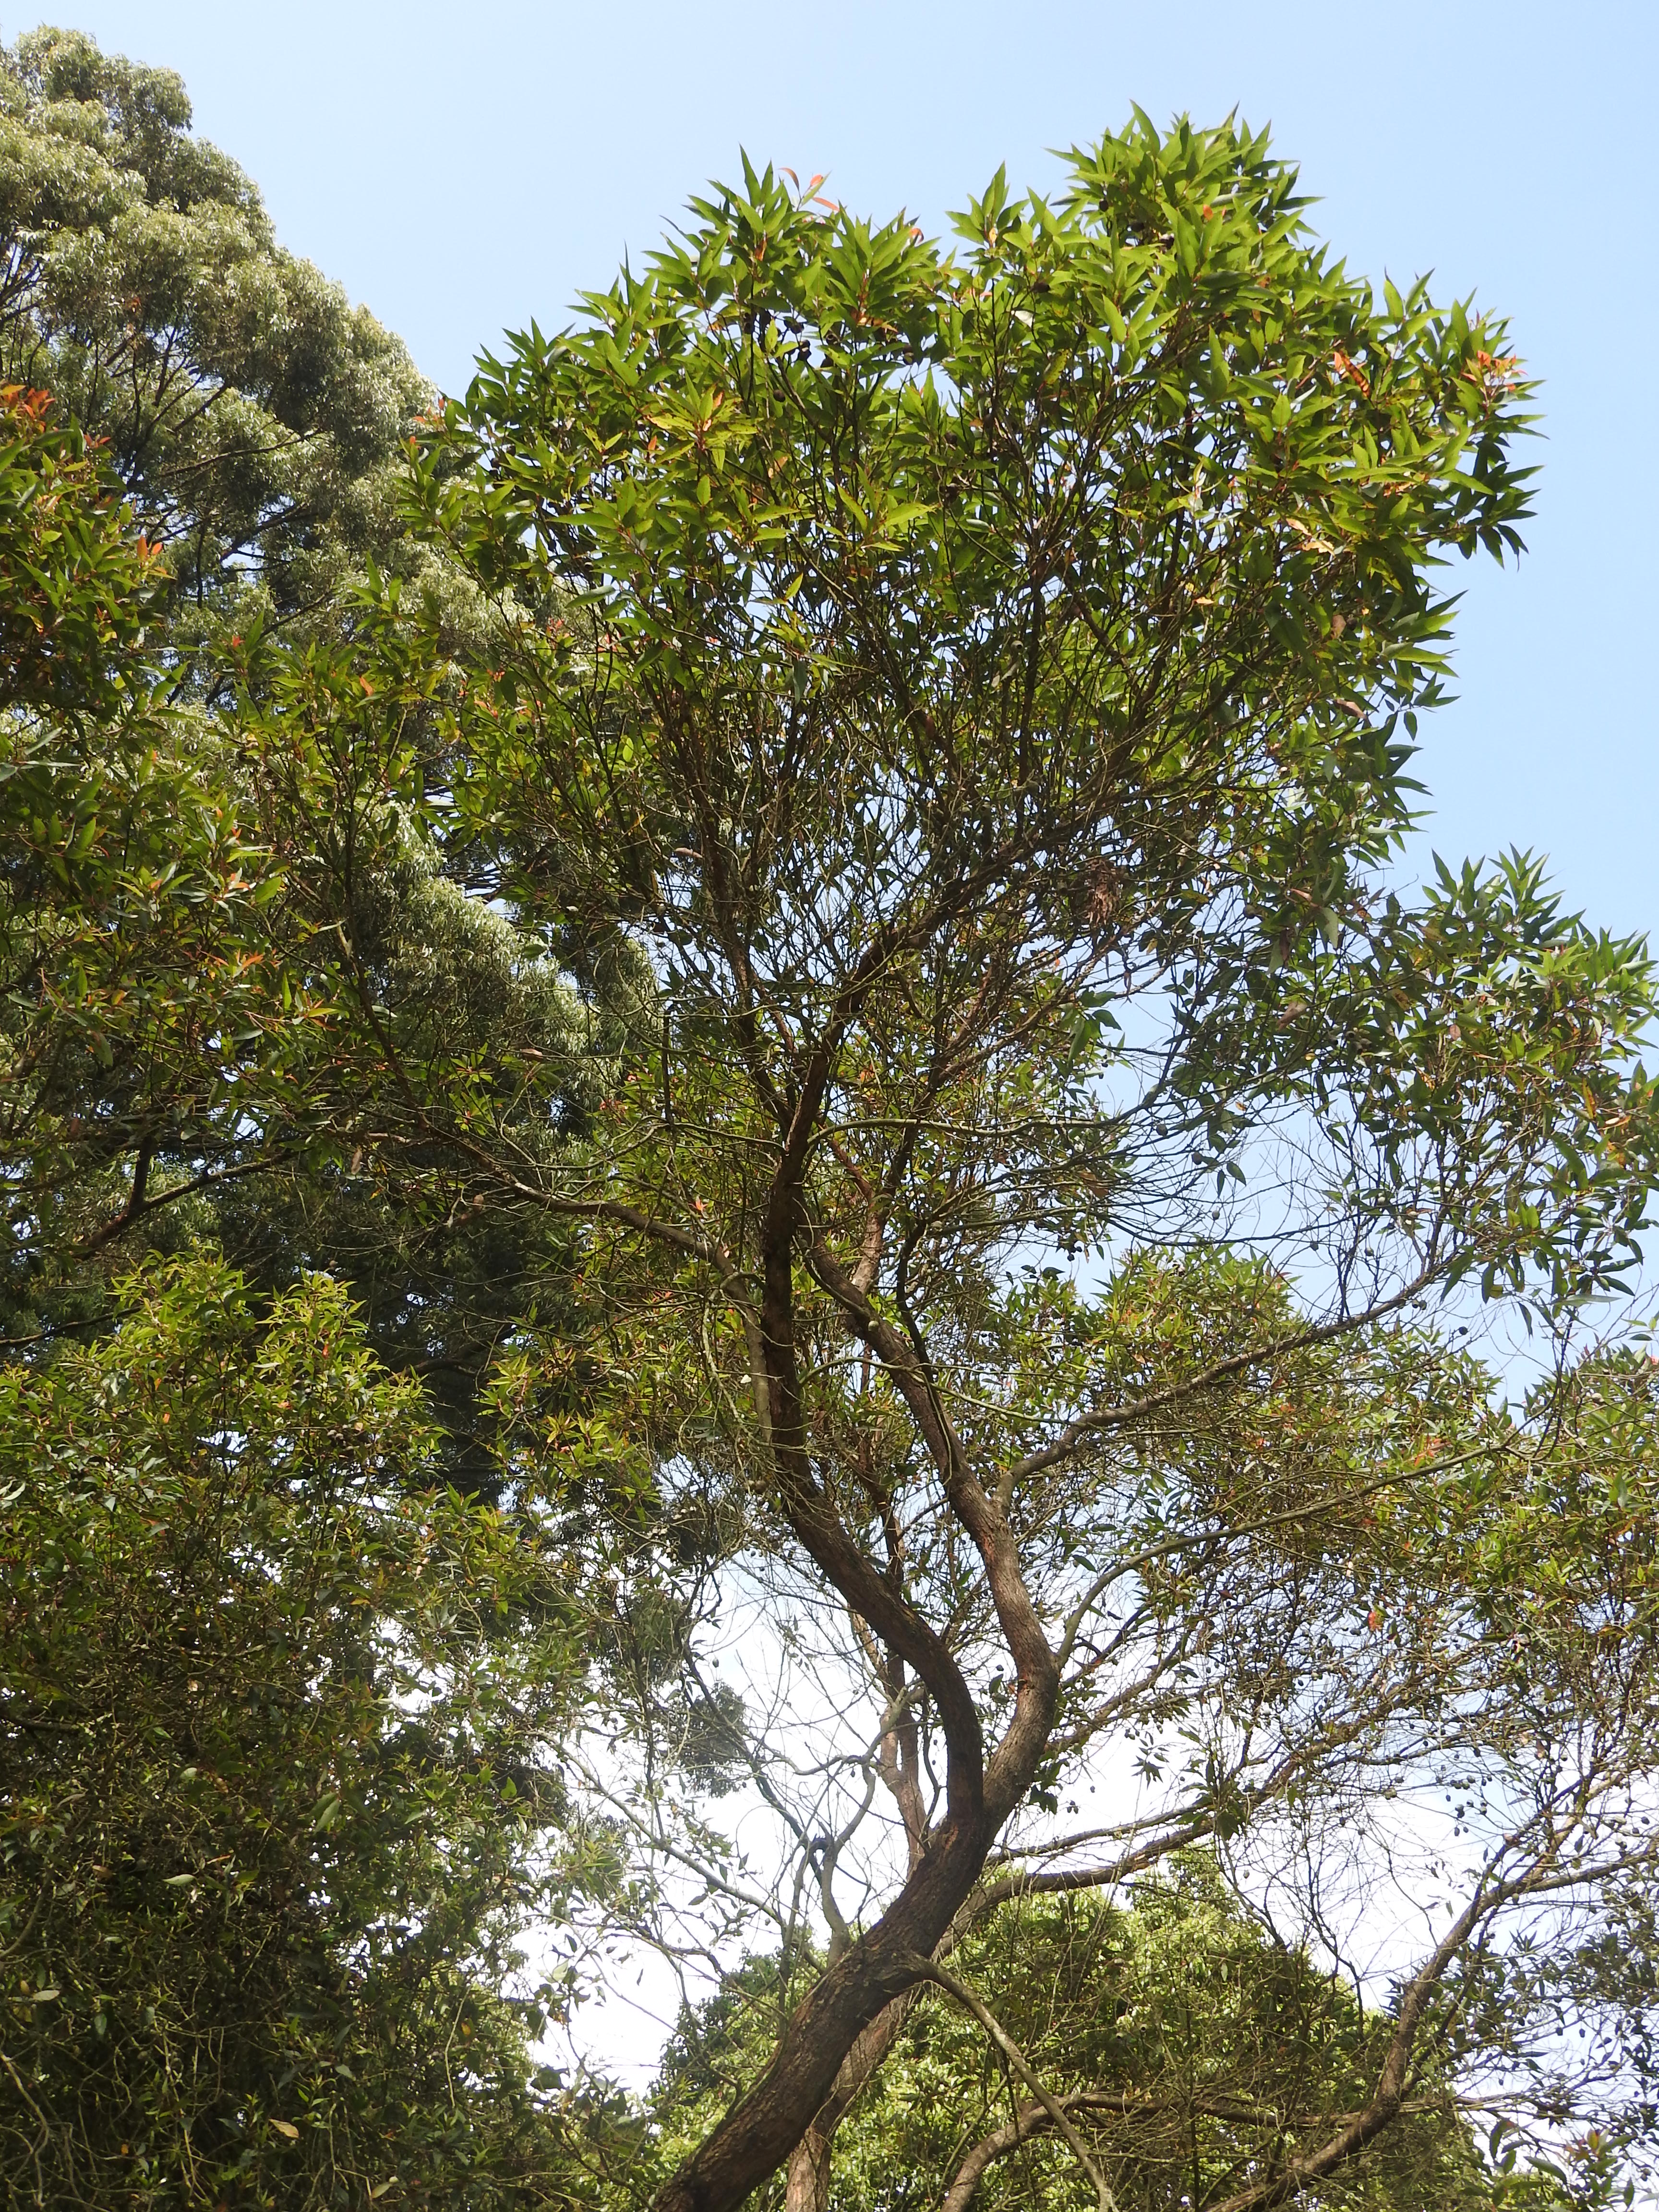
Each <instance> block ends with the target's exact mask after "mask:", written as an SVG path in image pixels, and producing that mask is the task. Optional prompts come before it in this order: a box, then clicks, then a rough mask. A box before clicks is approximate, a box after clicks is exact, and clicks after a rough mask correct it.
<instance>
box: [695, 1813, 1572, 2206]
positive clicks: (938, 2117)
mask: <svg viewBox="0 0 1659 2212" xmlns="http://www.w3.org/2000/svg"><path fill="white" fill-rule="evenodd" d="M954 1963H955V1965H956V1966H957V1970H958V1971H959V1972H962V1973H963V1975H965V1976H966V1977H967V1978H969V1981H970V1982H971V1983H972V1984H973V1985H974V1986H975V1988H981V1989H984V1988H989V1989H994V1990H995V1991H996V1993H997V2008H998V2016H999V2019H1000V2021H1001V2022H1002V2023H1004V2025H1005V2027H1006V2030H1007V2031H1008V2033H1009V2039H1010V2042H1011V2044H1012V2045H1014V2046H1015V2048H1016V2049H1017V2051H1018V2055H1019V2057H1020V2060H1021V2063H1023V2064H1024V2065H1025V2066H1027V2067H1029V2068H1030V2069H1032V2070H1033V2071H1034V2072H1036V2074H1038V2075H1040V2076H1041V2079H1042V2082H1043V2083H1044V2085H1045V2086H1046V2087H1047V2088H1048V2091H1049V2092H1050V2093H1051V2095H1052V2098H1053V2100H1054V2106H1055V2107H1056V2108H1057V2109H1058V2111H1059V2112H1060V2113H1061V2114H1063V2115H1064V2117H1065V2118H1066V2121H1067V2122H1068V2123H1069V2124H1070V2125H1071V2126H1073V2127H1074V2128H1075V2129H1076V2130H1078V2131H1079V2134H1080V2135H1081V2136H1083V2137H1084V2138H1085V2141H1086V2142H1087V2143H1088V2146H1089V2149H1090V2152H1091V2154H1092V2156H1093V2157H1094V2158H1095V2159H1096V2160H1097V2162H1098V2164H1099V2166H1100V2167H1101V2169H1102V2170H1103V2173H1104V2175H1105V2177H1106V2179H1107V2181H1108V2184H1109V2187H1110V2190H1111V2193H1112V2197H1113V2201H1114V2202H1115V2203H1117V2204H1118V2205H1119V2206H1120V2207H1122V2208H1124V2212H1129V2208H1131V2207H1134V2208H1140V2207H1145V2208H1146V2212H1156V2208H1162V2207H1164V2206H1167V2205H1170V2204H1174V2203H1188V2204H1193V2205H1200V2204H1206V2203H1213V2202H1216V2201H1218V2199H1219V2198H1221V2197H1224V2196H1225V2195H1226V2194H1228V2193H1229V2192H1230V2191H1231V2190H1233V2189H1235V2188H1237V2185H1239V2183H1240V2182H1241V2181H1242V2180H1244V2179H1248V2178H1249V2177H1250V2176H1252V2175H1253V2174H1255V2173H1256V2172H1260V2171H1261V2170H1263V2169H1266V2170H1268V2171H1271V2170H1273V2168H1274V2167H1275V2166H1283V2165H1284V2164H1285V2162H1286V2161H1287V2160H1289V2159H1290V2158H1291V2157H1293V2156H1294V2155H1295V2154H1296V2152H1297V2148H1299V2147H1301V2146H1302V2145H1304V2144H1305V2143H1307V2142H1310V2141H1314V2142H1316V2141H1318V2140H1320V2139H1322V2137H1323V2136H1327V2135H1328V2134H1329V2133H1330V2132H1331V2130H1332V2124H1333V2120H1334V2117H1335V2116H1338V2115H1340V2114H1341V2113H1343V2112H1346V2111H1347V2110H1350V2109H1352V2106H1354V2105H1355V2103H1356V2102H1359V2101H1363V2100H1364V2097H1365V2095H1366V2093H1367V2088H1368V2086H1369V2081H1370V2077H1371V2075H1373V2074H1374V2072H1375V2070H1376V2063H1377V2060H1378V2057H1379V2056H1380V2051H1379V2049H1378V2046H1379V2044H1380V2042H1381V2041H1382V2040H1383V2039H1385V2038H1386V2036H1387V2035H1388V2033H1389V2022H1388V2021H1387V2020H1386V2018H1385V2017H1384V2016H1383V2015H1382V2014H1380V2013H1370V2012H1368V2011H1367V2010H1366V2009H1365V2008H1364V2007H1362V2006H1361V2005H1360V2004H1359V2003H1358V2002H1357V2001H1356V1999H1355V1997H1354V1995H1353V1992H1352V1990H1351V1989H1350V1988H1349V1987H1348V1986H1347V1985H1346V1984H1345V1983H1344V1982H1343V1981H1342V1980H1341V1979H1340V1977H1337V1978H1334V1977H1332V1976H1330V1975H1328V1974H1325V1973H1321V1972H1317V1971H1316V1968H1315V1967H1314V1966H1313V1964H1312V1962H1311V1961H1310V1960H1309V1959H1308V1958H1307V1957H1306V1955H1305V1954H1301V1953H1298V1952H1297V1951H1294V1950H1291V1949H1289V1948H1286V1947H1285V1945H1283V1944H1282V1943H1279V1942H1274V1941H1273V1939H1272V1938H1271V1937H1270V1936H1268V1935H1267V1932H1266V1931H1265V1930H1264V1929H1262V1928H1261V1926H1260V1925H1258V1924H1256V1923H1254V1922H1253V1921H1252V1920H1251V1918H1250V1917H1249V1916H1248V1915H1247V1914H1245V1913H1244V1912H1243V1911H1241V1910H1240V1907H1239V1905H1238V1902H1237V1899H1235V1898H1234V1897H1232V1896H1231V1894H1230V1893H1229V1892H1228V1890H1227V1887H1226V1886H1225V1881H1223V1880H1222V1879H1221V1877H1220V1874H1219V1870H1218V1867H1217V1865H1216V1863H1215V1861H1214V1860H1213V1858H1212V1857H1210V1855H1209V1854H1208V1853H1206V1852H1204V1851H1200V1850H1189V1851H1187V1852H1185V1853H1182V1854H1179V1855H1177V1856H1176V1857H1175V1858H1174V1859H1173V1860H1172V1861H1171V1863H1170V1867H1169V1869H1168V1870H1167V1872H1166V1873H1165V1874H1164V1875H1163V1876H1161V1877H1159V1878H1155V1879H1148V1880H1146V1881H1143V1882H1141V1883H1139V1884H1138V1885H1136V1886H1135V1890H1134V1895H1133V1903H1132V1904H1131V1905H1127V1907H1119V1906H1115V1905H1103V1904H1101V1903H1099V1902H1098V1901H1097V1899H1094V1898H1093V1897H1091V1896H1090V1895H1089V1894H1087V1893H1081V1894H1076V1893H1074V1894H1073V1895H1071V1896H1062V1897H1054V1898H1046V1899H1042V1898H1040V1899H1027V1900H1024V1901H1023V1902H1022V1903H1021V1904H1020V1905H1018V1907H1016V1908H1014V1909H1012V1910H1011V1911H1008V1912H1006V1913H1005V1914H1003V1915H1001V1916H1000V1917H999V1918H998V1920H997V1921H996V1922H994V1923H993V1924H992V1925H991V1926H989V1927H988V1928H987V1929H983V1930H981V1931H979V1932H977V1933H975V1935H974V1936H971V1937H970V1938H969V1940H968V1941H967V1942H964V1943H963V1946H962V1948H961V1950H960V1952H959V1954H957V1957H956V1960H955V1962H954ZM778 1996H779V1977H778V1974H777V1972H776V1967H775V1962H773V1961H769V1960H754V1961H751V1962H750V1963H749V1964H748V1966H746V1967H745V1968H744V1970H742V1971H741V1972H739V1973H738V1975H736V1976H734V1978H733V1981H732V1986H731V1988H730V1989H729V1990H728V1991H726V1993H724V1994H723V1995H721V1996H719V1997H716V1998H714V1999H712V2000H711V2001H709V2002H708V2003H706V2004H705V2005H703V2006H702V2007H700V2008H697V2009H696V2010H695V2011H693V2010H689V2009H688V2011H687V2012H686V2013H685V2014H684V2015H683V2017H682V2019H681V2021H680V2023H679V2027H678V2031H677V2033H676V2035H675V2037H674V2038H673V2039H672V2040H671V2043H670V2045H669V2047H668V2051H667V2052H666V2053H665V2063H664V2069H663V2074H662V2077H661V2080H660V2081H659V2085H658V2087H657V2088H656V2089H655V2091H654V2093H653V2110H654V2114H655V2117H656V2121H657V2130H658V2132H657V2136H656V2141H655V2143H654V2146H653V2149H654V2154H655V2161H656V2163H657V2165H658V2166H659V2167H661V2166H664V2165H665V2164H670V2165H671V2162H672V2160H673V2159H674V2157H675V2154H677V2152H678V2153H679V2154H684V2151H686V2150H688V2149H690V2148H692V2147H694V2146H695V2144H696V2142H698V2141H699V2140H700V2139H701V2137H702V2136H703V2135H705V2134H706V2133H707V2132H708V2129H709V2127H710V2126H712V2124H714V2121H715V2120H716V2119H717V2118H719V2116H720V2109H721V2106H722V2104H723V2103H724V2102H725V2101H726V2100H727V2099H729V2098H730V2097H731V2096H732V2094H734V2093H741V2089H742V2087H743V2084H744V2081H745V2080H746V2079H747V2078H749V2077H750V2076H751V2075H752V2074H753V2072H754V2070H755V2069H756V2066H757V2064H758V2063H763V2060H764V2057H765V2053H766V2050H767V2047H768V2045H769V2042H770V2039H771V2035H772V2033H773V2029H774V2025H775V2010H776V2005H777V2001H778ZM1075 2174H1076V2168H1075V2163H1074V2160H1073V2157H1072V2154H1070V2152H1069V2151H1068V2150H1067V2148H1066V2144H1065V2142H1064V2141H1063V2140H1062V2139H1061V2137H1060V2135H1059V2133H1058V2130H1057V2128H1056V2124H1055V2118H1054V2112H1051V2111H1050V2110H1049V2109H1048V2108H1047V2107H1045V2106H1044V2105H1043V2104H1042V2103H1041V2102H1039V2101H1038V2100H1037V2099H1036V2098H1035V2097H1033V2096H1032V2095H1031V2093H1030V2087H1029V2086H1028V2084H1027V2082H1026V2081H1024V2080H1022V2079H1021V2077H1020V2075H1019V2073H1018V2071H1017V2070H1016V2069H1015V2067H1014V2066H1013V2065H1012V2063H1010V2060H1009V2057H1007V2055H1006V2053H1005V2052H1003V2051H999V2050H998V2049H997V2047H996V2045H994V2044H993V2043H991V2042H989V2041H988V2040H987V2038H986V2037H985V2035H984V2034H983V2033H982V2032H981V2028H980V2027H979V2024H978V2022H977V2021H975V2019H974V2018H973V2016H972V2015H971V2014H969V2013H967V2012H964V2011H963V2009H962V2008H961V2007H960V2006H958V2005H957V2004H956V2003H954V2002H952V2001H951V1999H950V1998H949V1997H948V1996H944V1995H943V1994H942V1993H940V1992H938V1991H935V1992H933V1993H929V1994H927V1995H925V1996H922V1997H921V2000H920V2001H919V2002H916V2003H915V2004H914V2005H912V2006H911V2007H910V2008H909V2009H908V2012H907V2014H906V2016H905V2021H904V2026H903V2028H902V2031H901V2033H900V2034H899V2035H898V2036H897V2038H896V2039H895V2042H894V2045H893V2049H892V2051H891V2054H890V2058H889V2060H888V2062H887V2064H886V2066H885V2067H884V2069H883V2072H882V2074H881V2075H879V2077H878V2079H877V2080H876V2081H873V2082H872V2087H871V2090H870V2093H869V2094H868V2095H867V2096H866V2098H865V2099H864V2100H862V2102H861V2103H860V2104H859V2105H858V2106H855V2107H854V2110H853V2112H851V2113H850V2114H849V2116H848V2120H847V2122H846V2124H845V2125H844V2127H843V2128H842V2132H841V2136H840V2138H839V2142H838V2145H837V2163H836V2175H835V2179H834V2181H833V2184H832V2187H831V2191H830V2202H831V2203H832V2204H836V2205H837V2206H842V2205H844V2206H848V2207H852V2206H869V2205H873V2204H879V2205H882V2206H884V2207H888V2208H891V2212H909V2208H911V2207H915V2208H916V2212H923V2208H927V2212H932V2208H933V2207H936V2206H939V2205H944V2206H945V2207H946V2208H947V2212H964V2208H965V2207H967V2206H968V2205H969V2204H970V2203H981V2204H984V2205H987V2206H988V2205H992V2204H994V2203H1009V2204H1019V2205H1030V2206H1048V2205H1054V2206H1064V2205H1067V2204H1069V2203H1072V2202H1073V2200H1074V2197H1075ZM1540 2179H1541V2182H1542V2185H1541V2186H1538V2185H1536V2184H1534V2189H1535V2194H1534V2193H1533V2192H1532V2191H1531V2190H1528V2188H1526V2187H1524V2186H1523V2187H1522V2189H1520V2190H1518V2191H1516V2197H1517V2201H1520V2202H1523V2203H1528V2202H1530V2203H1537V2204H1538V2205H1539V2206H1540V2207H1542V2206H1545V2205H1548V2204H1555V2203H1559V2204H1562V2205H1565V2203H1567V2202H1568V2201H1569V2200H1568V2197H1567V2196H1566V2193H1565V2190H1564V2189H1562V2187H1561V2186H1560V2185H1559V2184H1552V2183H1550V2182H1549V2181H1548V2180H1547V2179H1544V2178H1542V2177H1541V2178H1540ZM778 2193H779V2191H778V2185H777V2182H776V2181H774V2183H773V2184H772V2185H771V2194H772V2196H773V2197H776V2196H777V2194H778ZM1498 2195H1499V2197H1500V2200H1501V2198H1502V2197H1503V2195H1504V2188H1503V2185H1500V2186H1499V2191H1498ZM1493 2196H1494V2191H1493V2176H1492V2172H1491V2169H1490V2167H1489V2166H1487V2165H1486V2163H1485V2161H1483V2160H1482V2159H1481V2158H1480V2154H1479V2151H1478V2149H1477V2147H1476V2143H1475V2141H1474V2135H1473V2133H1472V2130H1471V2129H1470V2126H1469V2124H1468V2121H1467V2120H1465V2119H1464V2118H1462V2116H1460V2115H1459V2114H1458V2112H1457V2111H1456V2105H1455V2096H1454V2094H1453V2093H1452V2092H1451V2091H1450V2089H1449V2087H1448V2086H1447V2085H1446V2084H1445V2083H1443V2082H1439V2081H1433V2080H1432V2079H1430V2080H1426V2081H1424V2082H1423V2083H1422V2084H1421V2085H1420V2086H1419V2091H1418V2093H1416V2094H1415V2095H1414V2097H1413V2103H1412V2109H1411V2110H1410V2111H1409V2112H1408V2113H1407V2114H1406V2115H1404V2116H1403V2117H1402V2119H1401V2124H1399V2126H1398V2127H1397V2128H1395V2130H1391V2131H1390V2133H1389V2136H1388V2137H1387V2139H1386V2141H1385V2142H1383V2145H1382V2146H1381V2147H1380V2154H1379V2156H1378V2158H1377V2159H1376V2161H1375V2162H1374V2163H1373V2164H1371V2165H1370V2166H1367V2167H1366V2168H1365V2169H1364V2172H1363V2173H1359V2172H1354V2171H1352V2169H1350V2170H1348V2171H1347V2172H1345V2173H1343V2174H1340V2175H1338V2176H1336V2177H1334V2180H1333V2182H1332V2183H1331V2184H1329V2185H1327V2186H1326V2187H1324V2188H1322V2189H1321V2190H1320V2191H1319V2192H1318V2197H1317V2201H1319V2202H1321V2203H1339V2204H1340V2203H1352V2202H1358V2203H1364V2204H1368V2205H1383V2206H1400V2207H1406V2206H1416V2205H1419V2204H1422V2205H1427V2204H1433V2205H1448V2206H1449V2205H1466V2206H1468V2207H1471V2208H1473V2207H1476V2206H1480V2207H1483V2208H1490V2207H1491V2206H1492V2202H1493Z"/></svg>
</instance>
